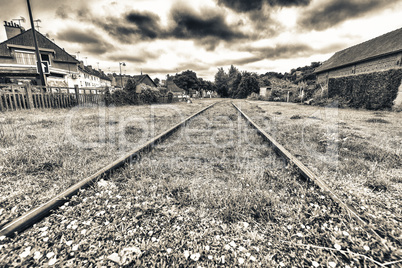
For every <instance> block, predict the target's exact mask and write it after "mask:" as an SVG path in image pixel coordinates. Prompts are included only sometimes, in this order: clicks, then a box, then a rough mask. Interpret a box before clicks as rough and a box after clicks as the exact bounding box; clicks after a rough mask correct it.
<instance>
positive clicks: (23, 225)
mask: <svg viewBox="0 0 402 268" xmlns="http://www.w3.org/2000/svg"><path fill="white" fill-rule="evenodd" d="M216 103H217V102H215V103H213V104H211V105H209V106H207V107H205V108H203V109H201V110H200V111H198V112H196V113H194V114H192V115H190V116H189V117H187V118H186V119H184V120H183V121H181V122H180V123H178V124H176V125H174V126H173V127H171V128H170V129H168V130H166V131H165V132H163V133H161V134H159V135H158V136H156V137H154V138H152V139H151V140H149V141H148V142H146V143H145V144H143V145H141V146H139V147H137V148H135V149H133V150H131V151H130V152H128V153H127V154H126V155H124V156H122V157H120V158H119V159H117V160H115V161H114V162H112V163H110V164H108V165H107V166H105V167H104V168H102V169H100V170H98V171H97V172H95V173H94V174H92V175H91V176H89V177H87V178H85V179H83V180H81V181H79V182H78V183H76V184H74V185H73V186H71V187H69V188H68V189H67V190H65V191H63V192H62V193H60V194H58V195H57V196H55V197H53V198H52V199H50V200H49V201H47V202H46V203H44V204H42V205H40V206H39V207H37V208H34V209H32V210H30V211H28V212H26V213H25V214H24V215H22V216H20V217H18V218H17V219H15V220H13V221H11V222H10V223H7V224H5V225H4V226H2V227H1V229H0V236H9V237H11V236H14V234H15V233H16V232H21V231H23V230H25V229H27V228H28V227H30V226H32V225H33V224H35V223H36V222H38V221H40V220H41V219H43V218H44V217H46V216H48V215H49V214H51V210H54V209H57V208H58V207H60V206H61V205H63V204H64V203H65V202H67V201H68V200H69V199H70V198H71V197H72V196H74V195H75V194H76V193H77V192H78V191H79V190H80V189H82V188H85V187H88V186H89V185H91V184H92V183H94V182H95V181H96V180H97V179H99V178H101V177H103V176H105V175H108V174H110V173H111V172H112V171H114V170H116V169H118V168H120V167H122V166H124V164H125V163H127V162H130V161H132V160H133V158H134V157H135V156H137V155H138V154H139V153H141V152H143V151H145V150H147V149H150V148H152V147H153V146H155V145H156V144H158V143H160V142H162V141H163V140H165V139H166V138H167V137H168V136H170V135H171V134H173V133H174V132H175V131H176V130H178V129H179V128H180V127H182V126H184V125H185V124H186V123H187V122H188V121H190V120H191V119H193V118H194V117H196V116H197V115H199V114H201V113H203V112H204V111H206V110H207V109H209V108H211V107H212V106H214V105H215V104H216Z"/></svg>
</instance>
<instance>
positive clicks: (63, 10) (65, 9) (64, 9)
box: [56, 5, 72, 19]
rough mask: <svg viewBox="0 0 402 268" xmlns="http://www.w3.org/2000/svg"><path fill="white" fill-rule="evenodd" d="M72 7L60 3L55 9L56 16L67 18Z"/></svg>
mask: <svg viewBox="0 0 402 268" xmlns="http://www.w3.org/2000/svg"><path fill="white" fill-rule="evenodd" d="M71 12H72V9H71V7H70V6H66V5H61V6H59V7H58V8H57V9H56V18H60V19H68V18H69V14H71Z"/></svg>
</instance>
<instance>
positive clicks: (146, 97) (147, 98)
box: [105, 89, 161, 106]
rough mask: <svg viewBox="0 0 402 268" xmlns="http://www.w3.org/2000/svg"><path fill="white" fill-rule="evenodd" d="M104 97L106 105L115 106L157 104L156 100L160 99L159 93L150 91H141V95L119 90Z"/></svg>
mask: <svg viewBox="0 0 402 268" xmlns="http://www.w3.org/2000/svg"><path fill="white" fill-rule="evenodd" d="M105 95H106V96H105V103H106V105H110V104H113V105H116V106H121V105H138V104H151V103H158V99H159V98H161V94H160V93H159V91H157V90H150V89H146V90H143V91H142V92H141V93H135V92H129V91H127V90H124V89H123V90H121V89H119V90H116V91H114V92H113V93H111V94H110V93H106V94H105Z"/></svg>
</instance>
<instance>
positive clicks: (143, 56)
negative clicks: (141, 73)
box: [108, 49, 164, 63]
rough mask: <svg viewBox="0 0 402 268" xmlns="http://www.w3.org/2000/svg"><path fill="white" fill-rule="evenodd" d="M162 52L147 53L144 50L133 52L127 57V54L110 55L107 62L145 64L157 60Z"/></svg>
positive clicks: (147, 51)
mask: <svg viewBox="0 0 402 268" xmlns="http://www.w3.org/2000/svg"><path fill="white" fill-rule="evenodd" d="M163 53H164V51H163V50H157V51H149V50H146V49H136V51H135V52H133V53H131V54H129V55H127V54H111V55H109V56H108V60H111V61H116V62H117V61H128V62H133V63H145V62H147V61H148V60H150V59H157V58H158V57H159V56H160V55H161V54H163Z"/></svg>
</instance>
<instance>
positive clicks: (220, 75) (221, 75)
mask: <svg viewBox="0 0 402 268" xmlns="http://www.w3.org/2000/svg"><path fill="white" fill-rule="evenodd" d="M215 86H216V92H217V93H218V94H219V95H220V96H221V97H228V75H227V74H226V73H225V70H223V68H222V67H221V68H218V72H217V73H216V74H215Z"/></svg>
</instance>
